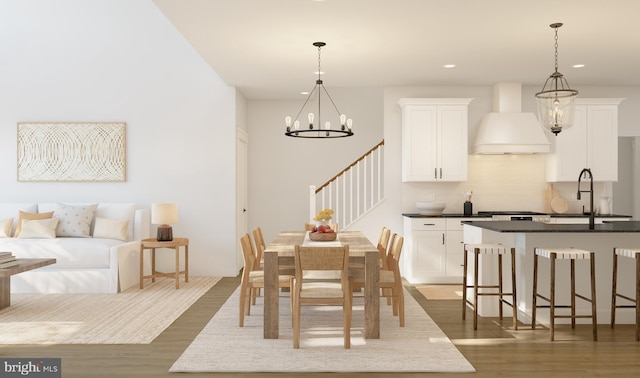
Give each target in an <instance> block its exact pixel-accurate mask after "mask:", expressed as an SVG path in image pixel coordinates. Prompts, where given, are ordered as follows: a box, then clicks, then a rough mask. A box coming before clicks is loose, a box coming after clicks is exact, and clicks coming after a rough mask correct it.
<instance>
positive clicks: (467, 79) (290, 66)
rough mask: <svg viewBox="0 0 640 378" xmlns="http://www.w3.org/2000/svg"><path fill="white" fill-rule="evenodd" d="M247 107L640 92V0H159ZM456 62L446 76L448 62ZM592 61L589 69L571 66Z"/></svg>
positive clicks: (170, 16) (160, 6)
mask: <svg viewBox="0 0 640 378" xmlns="http://www.w3.org/2000/svg"><path fill="white" fill-rule="evenodd" d="M154 3H155V4H156V5H157V6H158V8H159V9H160V10H161V11H162V12H163V13H164V14H165V15H166V16H167V18H168V19H169V20H170V21H171V22H172V23H173V24H174V25H175V26H176V28H177V29H178V30H179V31H180V32H181V33H182V34H183V35H184V36H185V38H186V39H187V40H188V41H189V42H190V43H191V44H192V45H193V46H194V47H195V49H196V50H197V51H198V52H199V53H200V54H201V55H202V56H203V57H204V59H205V60H206V61H207V62H208V63H209V64H210V65H211V67H213V69H214V70H215V71H216V72H217V73H218V74H219V75H220V76H221V77H222V79H223V80H224V81H225V82H226V83H227V84H228V85H231V86H235V87H237V88H238V89H239V91H240V92H241V93H242V94H243V95H244V96H245V97H247V98H248V99H297V98H302V97H303V96H302V95H300V92H301V91H304V90H307V91H308V90H311V88H312V87H313V85H314V83H315V79H316V75H315V74H314V72H315V71H317V66H318V50H317V48H316V47H314V46H313V45H312V43H313V42H315V41H323V42H326V43H327V46H325V47H323V48H322V55H321V65H322V71H324V72H325V75H323V79H324V84H325V85H326V87H327V88H329V89H331V88H332V87H377V88H379V87H386V86H422V85H425V86H457V85H493V84H495V83H498V82H508V81H515V82H520V83H522V84H523V85H534V86H540V88H542V85H543V84H544V80H546V78H547V77H548V76H549V75H550V74H551V73H552V72H553V71H554V30H553V29H552V28H550V27H549V25H550V24H552V23H554V22H562V23H564V26H563V27H561V28H560V29H559V30H558V59H559V62H558V63H559V71H560V72H561V73H563V74H564V75H565V78H566V79H567V80H568V82H569V84H570V86H571V87H572V88H575V89H578V90H580V86H620V85H623V86H627V85H634V86H638V85H640V43H638V37H639V36H640V18H639V16H638V15H639V14H640V1H638V0H607V1H602V0H529V1H525V0H324V1H319V0H154ZM445 64H455V65H456V67H455V68H450V69H445V68H443V65H445ZM574 64H584V65H585V67H584V68H579V69H577V68H572V65H574Z"/></svg>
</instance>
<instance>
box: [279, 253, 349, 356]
mask: <svg viewBox="0 0 640 378" xmlns="http://www.w3.org/2000/svg"><path fill="white" fill-rule="evenodd" d="M294 253H295V267H296V271H295V276H294V278H293V279H292V281H293V282H292V289H291V290H292V295H291V301H292V313H291V317H292V320H293V347H294V348H295V349H299V348H300V326H301V319H300V318H301V307H302V305H303V304H327V305H331V304H333V305H341V306H342V312H343V328H344V348H345V349H349V348H351V317H352V314H351V283H350V282H351V280H350V278H349V246H348V245H344V246H341V247H304V246H301V245H296V246H295V252H294ZM307 270H312V271H337V272H340V280H339V281H336V280H326V281H322V280H318V279H314V280H311V281H309V280H306V279H304V278H303V276H304V272H305V271H307Z"/></svg>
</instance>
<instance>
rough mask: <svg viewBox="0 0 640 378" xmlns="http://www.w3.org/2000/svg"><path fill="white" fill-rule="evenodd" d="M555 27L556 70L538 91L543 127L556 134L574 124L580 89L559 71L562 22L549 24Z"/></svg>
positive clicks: (540, 117)
mask: <svg viewBox="0 0 640 378" xmlns="http://www.w3.org/2000/svg"><path fill="white" fill-rule="evenodd" d="M549 26H551V27H552V28H553V29H555V32H556V36H555V50H556V55H555V61H556V64H555V72H554V73H552V74H551V76H549V78H548V79H547V81H545V83H544V86H543V87H542V91H540V92H538V93H536V100H537V103H538V118H539V120H540V123H541V124H542V127H543V128H544V129H546V130H549V131H551V132H552V133H554V134H555V135H556V136H557V135H558V133H560V132H561V131H562V130H565V129H568V128H570V127H571V126H573V117H574V114H575V99H576V96H577V95H578V91H576V90H575V89H571V88H569V83H567V79H565V78H564V76H563V75H562V74H561V73H560V72H558V28H559V27H561V26H562V23H560V22H558V23H554V24H551V25H549Z"/></svg>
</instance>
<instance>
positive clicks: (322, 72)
mask: <svg viewBox="0 0 640 378" xmlns="http://www.w3.org/2000/svg"><path fill="white" fill-rule="evenodd" d="M313 74H314V75H324V71H320V72H318V71H314V72H313Z"/></svg>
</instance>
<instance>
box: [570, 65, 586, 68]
mask: <svg viewBox="0 0 640 378" xmlns="http://www.w3.org/2000/svg"><path fill="white" fill-rule="evenodd" d="M571 67H573V68H584V64H574V65H573V66H571Z"/></svg>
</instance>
